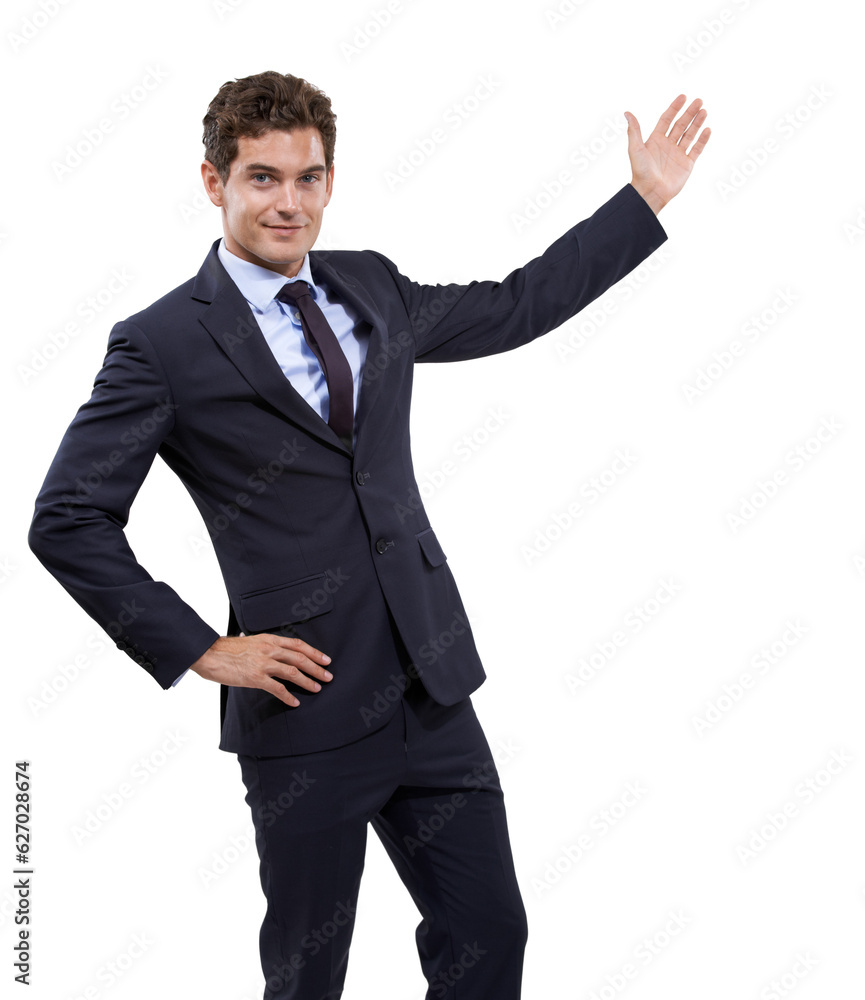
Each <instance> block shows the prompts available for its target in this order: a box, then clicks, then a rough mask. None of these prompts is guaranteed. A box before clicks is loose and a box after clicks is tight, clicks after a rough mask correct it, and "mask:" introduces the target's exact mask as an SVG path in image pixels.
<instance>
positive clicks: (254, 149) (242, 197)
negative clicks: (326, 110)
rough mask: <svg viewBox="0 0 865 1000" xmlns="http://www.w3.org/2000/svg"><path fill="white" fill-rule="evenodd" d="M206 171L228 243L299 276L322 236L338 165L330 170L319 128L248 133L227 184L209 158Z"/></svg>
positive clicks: (230, 247) (240, 141)
mask: <svg viewBox="0 0 865 1000" xmlns="http://www.w3.org/2000/svg"><path fill="white" fill-rule="evenodd" d="M201 176H202V179H203V180H204V187H205V189H206V191H207V194H208V196H209V197H210V200H211V201H212V202H213V204H214V205H218V206H219V207H220V208H221V209H222V228H223V231H224V233H225V246H226V248H227V249H228V250H230V251H231V252H232V253H233V254H235V255H236V256H238V257H240V258H242V259H243V260H248V261H251V262H252V263H253V264H258V265H259V266H261V267H266V268H268V269H269V270H271V271H276V272H277V273H278V274H282V275H284V276H285V277H286V278H293V277H294V276H295V275H296V274H297V272H298V271H299V270H300V265H301V263H302V262H303V257H304V254H305V253H306V252H307V250H309V249H310V248H311V247H312V245H313V243H315V241H316V239H317V238H318V233H319V230H320V229H321V218H322V215H323V214H324V207H325V205H327V203H328V202H329V201H330V193H331V190H332V188H333V165H331V168H330V170H325V166H324V144H323V143H322V141H321V133H320V132H319V131H318V129H317V128H302V129H295V130H293V131H291V132H286V131H283V130H277V129H274V130H273V131H270V132H265V134H264V135H262V136H259V137H258V138H257V139H253V138H250V137H249V136H242V137H241V138H239V139H238V140H237V156H236V157H235V158H234V159H233V160H232V161H231V168H230V170H229V174H228V180H227V181H226V182H225V183H224V184H223V183H222V180H221V179H220V177H219V174H218V173H217V172H216V170H215V169H214V167H213V165H212V164H211V163H210V162H208V161H207V160H205V161H204V163H202V165H201Z"/></svg>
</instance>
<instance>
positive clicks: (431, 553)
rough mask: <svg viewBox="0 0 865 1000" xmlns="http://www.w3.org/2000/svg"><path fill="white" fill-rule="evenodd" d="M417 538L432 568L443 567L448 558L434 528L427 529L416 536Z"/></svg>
mask: <svg viewBox="0 0 865 1000" xmlns="http://www.w3.org/2000/svg"><path fill="white" fill-rule="evenodd" d="M415 537H416V538H417V540H418V544H419V545H420V547H421V549H422V551H423V554H424V555H425V556H426V560H427V562H428V563H429V564H430V566H441V565H442V563H444V562H446V561H447V556H446V555H445V554H444V550H443V549H442V547H441V543H440V542H439V540H438V539H437V538H436V536H435V534H434V532H433V530H432V528H426V529H425V530H424V531H422V532H420V534H418V535H415Z"/></svg>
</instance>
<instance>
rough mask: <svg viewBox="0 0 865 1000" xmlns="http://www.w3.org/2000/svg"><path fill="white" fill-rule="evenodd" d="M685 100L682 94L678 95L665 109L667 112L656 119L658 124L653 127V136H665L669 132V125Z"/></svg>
mask: <svg viewBox="0 0 865 1000" xmlns="http://www.w3.org/2000/svg"><path fill="white" fill-rule="evenodd" d="M686 100H687V98H686V97H685V95H684V94H679V96H678V97H677V98H676V99H675V100H674V101H673V103H672V104H671V105H670V106H669V107H668V108H667V110H666V111H665V112H664V113H663V114H662V115H661V117H660V118H659V119H658V124H657V125H656V126H655V131H654V132H653V133H652V134H653V135H664V136H665V135H666V134H667V132H669V130H670V125H671V124H672V122H673V119H674V118H675V117H676V114H677V113H678V112H679V111H680V110H681V108H682V105H683V104H684V103H685V101H686Z"/></svg>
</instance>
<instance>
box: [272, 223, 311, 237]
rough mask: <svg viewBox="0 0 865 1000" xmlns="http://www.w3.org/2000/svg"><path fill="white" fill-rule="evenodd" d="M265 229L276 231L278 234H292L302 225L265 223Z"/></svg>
mask: <svg viewBox="0 0 865 1000" xmlns="http://www.w3.org/2000/svg"><path fill="white" fill-rule="evenodd" d="M265 229H270V230H271V231H272V232H274V233H276V234H277V235H278V236H293V235H294V234H295V233H297V232H300V230H301V229H303V226H283V225H277V226H268V225H265Z"/></svg>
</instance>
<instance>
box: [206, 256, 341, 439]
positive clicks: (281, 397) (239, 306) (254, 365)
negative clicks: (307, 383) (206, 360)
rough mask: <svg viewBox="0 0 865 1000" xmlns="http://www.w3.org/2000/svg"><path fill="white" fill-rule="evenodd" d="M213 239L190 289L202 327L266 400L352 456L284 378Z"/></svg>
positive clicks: (292, 420) (307, 430)
mask: <svg viewBox="0 0 865 1000" xmlns="http://www.w3.org/2000/svg"><path fill="white" fill-rule="evenodd" d="M218 245H219V240H217V241H216V242H215V243H214V244H213V246H212V248H211V250H210V253H209V254H208V256H207V259H206V260H205V261H204V264H203V265H202V267H201V270H200V271H199V272H198V275H197V276H196V278H195V281H194V282H193V286H192V297H193V298H194V299H198V300H199V301H200V302H205V303H208V307H207V309H205V310H204V312H203V314H202V315H201V317H200V318H201V323H202V325H203V326H204V328H205V329H206V330H207V332H208V333H209V334H210V335H211V337H213V339H214V341H215V342H216V344H217V345H218V347H219V348H220V350H221V351H222V352H223V353H224V354H225V355H226V357H227V358H228V359H229V360H230V361H231V362H232V364H234V365H235V367H236V368H237V369H238V370H239V371H240V373H241V375H243V377H244V378H245V379H246V381H247V382H249V384H250V385H251V386H252V387H253V389H255V391H256V392H257V393H258V394H259V395H260V396H261V397H262V398H263V399H266V400H267V402H268V403H270V404H271V406H273V407H275V408H276V409H277V410H279V412H280V413H282V414H283V415H284V416H286V417H287V418H288V419H289V420H290V421H291V422H292V423H294V424H296V425H297V426H298V427H300V428H301V429H302V430H304V431H306V433H308V434H310V435H312V436H313V437H316V438H318V439H319V440H320V441H322V442H323V443H325V444H328V445H331V446H332V447H335V448H339V449H340V450H341V451H344V452H346V454H350V452H349V451H348V449H347V448H346V447H345V445H344V444H343V443H342V442H341V441H340V439H339V437H338V436H337V435H336V433H335V432H334V431H333V429H332V428H331V427H330V426H329V424H327V423H326V422H325V421H324V420H322V418H321V416H319V414H318V413H316V411H315V410H314V409H313V408H312V407H311V406H310V405H309V403H307V401H306V400H305V399H304V398H303V396H301V395H300V393H299V392H298V391H297V390H296V389H295V388H294V386H293V385H292V384H291V382H289V380H288V379H287V378H286V377H285V375H284V373H283V371H282V369H281V368H280V367H279V363H278V362H277V360H276V358H275V357H274V356H273V352H272V351H271V349H270V347H269V346H268V344H267V341H266V340H265V339H264V334H263V333H262V332H261V328H260V327H259V325H258V323H257V322H256V320H255V316H254V315H253V313H252V310H251V309H250V308H249V303H248V302H247V301H246V299H245V298H244V297H243V295H241V293H240V290H239V289H238V287H237V285H235V283H234V282H233V281H232V280H231V278H229V276H228V273H227V272H226V270H225V268H224V267H223V266H222V264H221V262H220V260H219V256H218V255H217V252H216V248H217V246H218Z"/></svg>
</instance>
